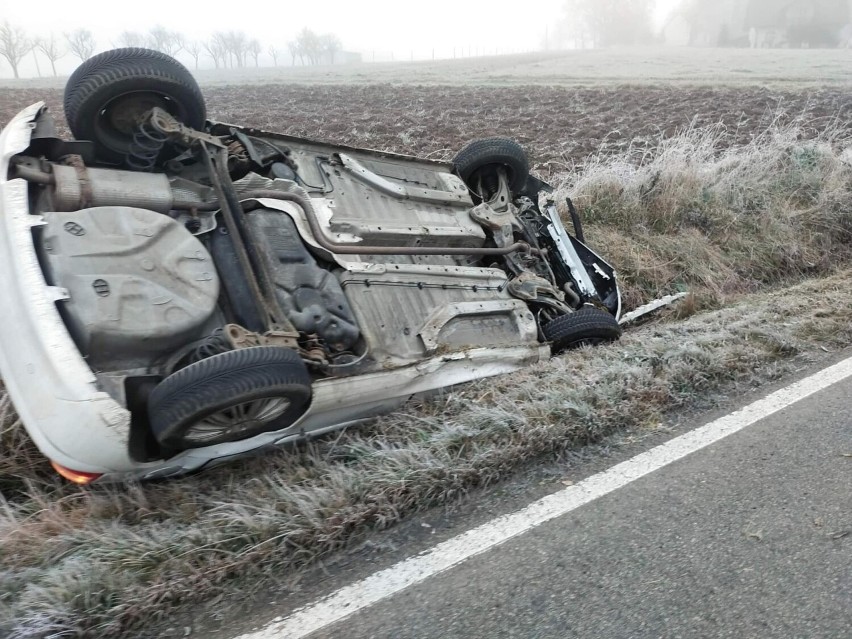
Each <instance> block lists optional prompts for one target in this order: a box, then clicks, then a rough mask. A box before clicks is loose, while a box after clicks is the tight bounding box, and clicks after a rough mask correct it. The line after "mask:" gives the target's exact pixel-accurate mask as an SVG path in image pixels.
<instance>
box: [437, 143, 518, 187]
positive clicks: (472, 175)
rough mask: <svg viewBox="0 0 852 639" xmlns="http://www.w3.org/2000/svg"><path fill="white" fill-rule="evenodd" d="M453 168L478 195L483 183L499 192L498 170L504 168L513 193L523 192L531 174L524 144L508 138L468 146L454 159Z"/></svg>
mask: <svg viewBox="0 0 852 639" xmlns="http://www.w3.org/2000/svg"><path fill="white" fill-rule="evenodd" d="M453 167H454V168H455V171H456V173H457V174H458V176H459V177H460V178H461V179H462V180H463V181H464V183H465V184H466V185H467V186H468V188H469V189H471V190H474V191H476V190H477V189H478V188H479V185H480V182H482V181H485V182H486V183H488V184H486V185H485V186H487V187H490V190H496V186H497V184H496V180H497V169H498V168H503V169H505V171H506V177H507V180H508V183H509V189H510V190H511V191H512V193H515V194H518V193H520V192H521V191H523V189H524V187H525V186H526V184H527V178H528V177H529V174H530V163H529V160H528V159H527V154H526V153H524V149H523V148H522V147H521V145H520V144H518V143H517V142H515V141H514V140H510V139H508V138H484V139H482V140H474V141H473V142H471V143H470V144H468V145H466V146H465V147H464V148H463V149H462V150H461V151H459V152H458V154H457V155H456V157H455V158H453Z"/></svg>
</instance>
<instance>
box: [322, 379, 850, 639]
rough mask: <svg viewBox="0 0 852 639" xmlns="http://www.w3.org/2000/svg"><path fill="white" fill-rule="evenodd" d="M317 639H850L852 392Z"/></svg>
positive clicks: (717, 447) (839, 390)
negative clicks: (703, 638) (727, 638)
mask: <svg viewBox="0 0 852 639" xmlns="http://www.w3.org/2000/svg"><path fill="white" fill-rule="evenodd" d="M311 637H312V638H313V637H316V638H317V639H319V638H321V637H326V638H337V637H346V639H367V638H376V639H379V638H381V639H385V638H394V639H403V638H409V637H410V638H417V639H427V638H432V637H434V638H435V639H453V638H475V637H488V638H495V637H501V638H502V637H523V638H536V639H545V638H553V639H565V638H568V637H583V638H589V637H602V638H604V637H605V638H607V639H616V638H621V637H624V638H628V637H629V638H631V639H638V638H645V637H648V638H651V637H654V638H657V637H665V638H667V639H668V638H678V637H683V638H693V637H736V638H738V639H741V638H746V637H761V638H763V637H784V638H788V637H789V638H792V637H802V638H808V639H812V638H817V637H831V638H838V637H839V638H843V637H852V382H850V381H849V380H846V381H845V382H841V383H839V384H836V385H834V386H832V387H830V388H828V389H826V390H823V391H821V392H819V393H817V394H816V395H813V396H811V397H810V398H808V399H805V400H803V401H801V402H799V403H797V404H795V405H794V406H792V407H789V408H787V409H784V410H783V411H781V412H779V413H776V414H775V415H773V416H771V417H769V418H766V419H763V420H761V421H759V422H757V423H756V424H754V425H752V426H749V427H747V428H746V429H745V430H743V431H740V432H738V433H736V434H734V435H731V436H730V437H728V438H726V439H724V440H722V441H720V442H717V443H716V444H713V445H711V446H708V447H706V448H703V449H701V450H699V451H697V452H695V453H693V454H692V455H690V456H688V457H686V458H684V459H681V460H680V461H677V462H674V463H672V464H670V465H668V466H666V467H664V468H662V469H660V470H658V471H656V472H654V473H652V474H650V475H648V476H645V477H643V478H641V479H639V480H637V481H634V482H633V483H631V484H629V485H627V486H625V487H622V488H620V489H618V490H616V491H615V492H613V493H610V494H609V495H606V496H604V497H601V498H600V499H598V500H596V501H594V502H591V503H589V504H586V505H585V506H582V507H580V508H578V509H576V510H574V511H572V512H570V513H569V514H567V515H565V516H562V517H560V518H557V519H555V520H552V521H550V522H548V523H546V524H544V525H542V526H540V527H538V528H535V529H533V530H532V531H531V532H529V533H526V534H524V535H522V536H520V537H517V538H515V539H513V540H511V541H509V542H507V543H506V544H503V545H501V546H498V547H496V548H494V549H492V550H490V551H488V552H486V553H484V554H482V555H479V556H476V557H473V558H472V559H469V560H467V561H465V562H464V563H462V564H460V565H458V566H456V567H454V568H452V569H451V570H449V571H447V572H445V573H442V574H440V575H438V576H435V577H432V578H430V579H427V580H426V581H424V582H422V583H420V584H418V585H415V586H413V587H411V588H408V589H407V590H404V591H402V592H400V593H398V594H396V595H393V596H391V597H389V598H387V599H385V600H383V601H381V602H380V603H378V604H376V605H374V606H371V607H369V608H366V609H364V610H361V611H359V612H357V613H355V614H353V615H352V616H350V617H348V618H346V619H345V620H343V621H341V622H338V623H336V624H334V625H331V626H328V627H327V628H324V629H323V630H320V631H318V632H316V633H314V634H312V635H311Z"/></svg>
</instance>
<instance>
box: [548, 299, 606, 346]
mask: <svg viewBox="0 0 852 639" xmlns="http://www.w3.org/2000/svg"><path fill="white" fill-rule="evenodd" d="M542 330H543V331H544V337H545V338H546V339H547V341H549V342H551V343H552V345H551V351H552V353H553V354H554V355H558V354H559V353H562V352H563V351H566V350H568V349H571V348H577V347H579V346H585V345H594V344H601V343H604V342H614V341H615V340H617V339H618V338H619V337H621V326H619V324H618V321H617V320H616V319H615V317H613V316H612V314H610V313H608V312H606V311H603V310H601V309H599V308H595V307H593V306H585V307H583V308H581V309H580V310H578V311H576V312H574V313H569V314H568V315H561V316H559V317H557V318H556V319H554V320H551V321H550V322H548V323H547V324H545V325H544V327H543V329H542Z"/></svg>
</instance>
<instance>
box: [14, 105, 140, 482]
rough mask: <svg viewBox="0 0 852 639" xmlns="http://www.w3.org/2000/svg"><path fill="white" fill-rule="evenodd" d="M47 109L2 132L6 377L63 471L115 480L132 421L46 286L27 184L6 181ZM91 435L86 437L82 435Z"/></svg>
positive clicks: (37, 437)
mask: <svg viewBox="0 0 852 639" xmlns="http://www.w3.org/2000/svg"><path fill="white" fill-rule="evenodd" d="M42 107H43V105H42V104H41V103H39V104H34V105H32V106H31V107H28V108H27V109H25V110H23V111H21V113H19V114H18V115H17V116H16V117H15V118H14V119H13V120H12V121H11V122H10V123H9V125H8V126H7V127H6V128H5V129H3V132H2V133H0V299H2V300H3V303H2V304H0V372H2V375H3V381H4V383H5V385H6V388H7V389H8V392H9V395H10V397H11V398H12V401H13V402H14V404H15V408H16V409H17V411H18V414H19V415H20V417H21V420H22V421H23V423H24V425H25V426H26V428H27V431H28V432H29V434H30V436H31V437H32V439H33V441H35V443H36V445H37V446H38V447H39V449H40V450H41V451H42V452H43V453H44V454H45V455H46V456H47V457H49V458H50V459H52V460H54V461H56V462H58V463H59V464H61V465H63V466H67V467H69V468H73V469H75V470H80V471H84V472H92V473H107V472H110V471H111V470H114V469H116V468H117V467H121V466H122V465H126V464H127V463H128V462H130V463H132V462H131V461H130V459H129V458H128V454H127V443H126V442H127V437H128V434H129V425H130V415H129V413H128V411H127V410H125V409H124V408H123V407H122V406H121V405H119V404H118V403H117V402H116V401H115V400H113V399H112V398H111V397H110V396H109V395H107V394H106V393H104V392H102V391H100V390H98V388H97V385H96V379H95V375H94V374H93V373H92V371H91V369H90V368H89V366H88V365H87V364H86V362H85V360H84V359H83V357H82V355H81V354H80V352H79V351H78V350H77V347H76V345H75V344H74V342H73V340H72V339H71V336H70V335H69V333H68V331H67V329H66V328H65V325H64V323H63V322H62V318H61V317H60V315H59V311H58V310H57V308H56V302H57V301H58V300H61V299H63V298H64V297H65V296H66V293H65V291H64V290H63V289H60V288H57V287H53V286H49V285H48V284H47V282H45V279H44V275H43V274H42V271H41V267H40V266H39V263H38V259H37V257H36V249H35V244H34V240H33V229H34V227H38V226H40V225H42V224H43V220H42V219H41V217H40V216H36V215H30V212H29V206H28V201H27V186H28V185H27V183H26V182H25V181H24V180H6V175H7V174H8V168H9V159H10V158H11V157H12V156H13V155H15V154H16V153H20V152H22V151H24V150H25V149H26V148H27V146H29V142H30V133H31V130H32V128H31V123H32V122H33V120H34V119H35V118H36V116H37V115H38V113H39V111H40V110H41V109H42ZM81 435H83V436H81Z"/></svg>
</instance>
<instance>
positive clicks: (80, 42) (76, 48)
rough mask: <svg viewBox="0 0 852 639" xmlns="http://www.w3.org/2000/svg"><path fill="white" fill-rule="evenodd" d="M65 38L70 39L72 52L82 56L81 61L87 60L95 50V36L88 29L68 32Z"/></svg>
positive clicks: (79, 56)
mask: <svg viewBox="0 0 852 639" xmlns="http://www.w3.org/2000/svg"><path fill="white" fill-rule="evenodd" d="M65 39H66V40H68V48H69V49H70V50H71V53H73V54H74V55H76V56H77V57H78V58H80V62H85V61H86V60H88V59H89V58H91V57H92V54H93V53H94V52H95V36H93V35H92V32H91V31H89V30H88V29H77V30H75V31H72V32H71V33H66V34H65Z"/></svg>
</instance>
